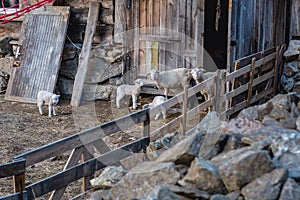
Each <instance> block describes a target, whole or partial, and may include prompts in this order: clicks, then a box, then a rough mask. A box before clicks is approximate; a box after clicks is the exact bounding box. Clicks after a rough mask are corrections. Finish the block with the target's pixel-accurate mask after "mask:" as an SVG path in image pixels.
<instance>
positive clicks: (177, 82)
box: [147, 68, 192, 98]
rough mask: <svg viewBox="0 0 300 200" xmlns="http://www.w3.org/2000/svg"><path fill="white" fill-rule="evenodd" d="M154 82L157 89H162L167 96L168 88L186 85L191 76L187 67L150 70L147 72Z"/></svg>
mask: <svg viewBox="0 0 300 200" xmlns="http://www.w3.org/2000/svg"><path fill="white" fill-rule="evenodd" d="M148 76H149V77H150V79H151V80H152V81H154V82H155V84H156V86H157V88H158V89H164V95H165V97H166V98H168V91H169V89H178V88H180V89H183V88H184V87H185V86H188V85H189V83H190V80H191V78H192V75H191V73H190V72H189V70H188V69H187V68H177V69H172V70H168V71H162V72H159V71H157V70H152V71H151V72H150V73H148V74H147V77H148Z"/></svg>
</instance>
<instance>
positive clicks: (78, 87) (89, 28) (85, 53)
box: [71, 1, 100, 107]
mask: <svg viewBox="0 0 300 200" xmlns="http://www.w3.org/2000/svg"><path fill="white" fill-rule="evenodd" d="M99 8H100V4H99V3H98V2H93V1H92V2H91V3H90V7H89V14H88V19H87V25H86V29H85V36H84V42H83V46H82V50H81V54H80V57H79V65H78V69H77V73H76V76H75V81H74V86H73V93H72V99H71V105H72V106H75V107H78V106H80V103H81V96H82V91H83V86H84V81H85V77H86V73H87V69H88V66H89V65H88V61H89V58H90V51H91V49H92V42H93V36H94V33H95V30H96V25H97V20H98V15H99Z"/></svg>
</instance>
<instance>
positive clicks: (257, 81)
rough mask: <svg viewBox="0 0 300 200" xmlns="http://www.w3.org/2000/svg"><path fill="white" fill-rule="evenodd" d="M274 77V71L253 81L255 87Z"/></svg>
mask: <svg viewBox="0 0 300 200" xmlns="http://www.w3.org/2000/svg"><path fill="white" fill-rule="evenodd" d="M273 76H274V69H273V70H272V71H270V72H269V73H266V74H264V75H262V76H260V77H258V78H256V79H254V80H253V87H254V86H256V85H258V84H260V83H262V82H264V81H266V80H268V79H270V78H272V77H273Z"/></svg>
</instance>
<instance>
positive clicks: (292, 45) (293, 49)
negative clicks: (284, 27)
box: [283, 40, 300, 59]
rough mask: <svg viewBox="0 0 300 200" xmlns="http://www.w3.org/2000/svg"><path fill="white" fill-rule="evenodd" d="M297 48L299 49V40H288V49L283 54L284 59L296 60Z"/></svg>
mask: <svg viewBox="0 0 300 200" xmlns="http://www.w3.org/2000/svg"><path fill="white" fill-rule="evenodd" d="M299 47H300V41H299V40H290V41H289V46H288V49H287V50H286V51H285V52H284V54H283V56H284V57H285V58H286V59H290V58H291V57H295V56H296V58H298V55H299V53H300V52H299V50H300V49H299Z"/></svg>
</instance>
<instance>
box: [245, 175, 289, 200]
mask: <svg viewBox="0 0 300 200" xmlns="http://www.w3.org/2000/svg"><path fill="white" fill-rule="evenodd" d="M286 179H287V171H286V170H285V169H274V170H273V171H271V172H270V173H266V174H264V175H262V176H261V177H258V178H256V179H255V180H253V181H251V183H249V184H248V185H246V186H245V187H243V189H242V190H241V193H242V195H243V196H244V197H245V199H247V200H252V199H253V200H257V199H262V200H263V199H265V200H276V199H278V197H279V194H280V189H281V186H282V185H283V183H284V182H285V180H286Z"/></svg>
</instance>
